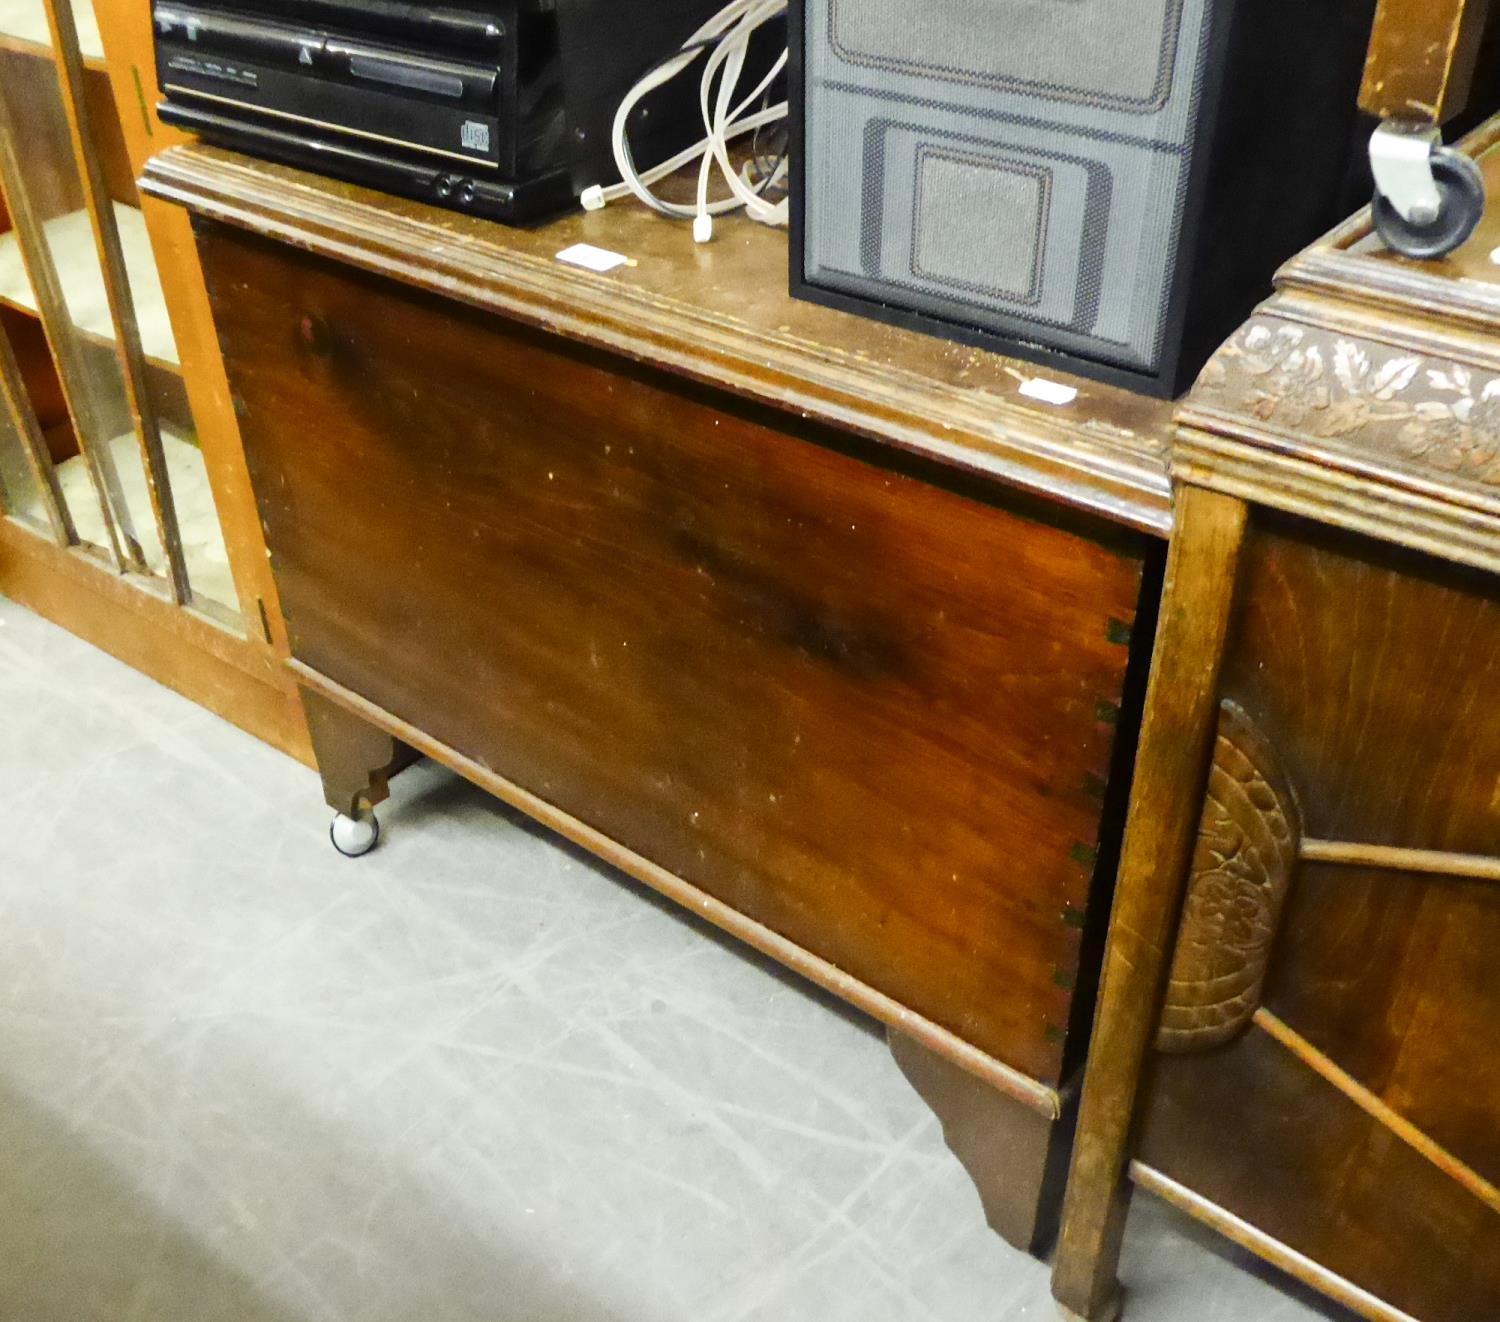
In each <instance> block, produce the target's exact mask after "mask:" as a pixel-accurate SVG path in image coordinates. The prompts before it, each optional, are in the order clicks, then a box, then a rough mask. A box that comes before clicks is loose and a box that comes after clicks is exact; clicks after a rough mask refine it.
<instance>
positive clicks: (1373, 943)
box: [1267, 865, 1500, 1233]
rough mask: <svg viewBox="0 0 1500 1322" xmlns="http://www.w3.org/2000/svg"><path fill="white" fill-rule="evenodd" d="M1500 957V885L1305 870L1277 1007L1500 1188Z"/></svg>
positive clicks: (1284, 937)
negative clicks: (1499, 1029) (1499, 1048)
mask: <svg viewBox="0 0 1500 1322" xmlns="http://www.w3.org/2000/svg"><path fill="white" fill-rule="evenodd" d="M1497 952H1500V886H1496V885H1494V884H1493V883H1491V882H1484V881H1456V880H1455V881H1448V880H1441V881H1440V880H1434V879H1433V878H1431V877H1423V876H1419V875H1417V874H1413V873H1405V874H1403V873H1393V872H1378V871H1374V870H1369V871H1367V870H1364V869H1353V868H1345V867H1325V866H1308V865H1304V866H1303V868H1302V869H1301V871H1300V872H1299V873H1298V876H1297V880H1296V884H1295V886H1294V887H1293V890H1292V895H1291V898H1290V901H1289V903H1288V906H1287V911H1286V915H1285V918H1284V920H1283V924H1282V930H1281V932H1280V934H1279V936H1278V939H1277V947H1276V961H1275V964H1274V965H1273V968H1272V976H1271V981H1270V985H1269V987H1268V989H1267V1004H1268V1005H1269V1006H1270V1007H1271V1009H1272V1010H1274V1011H1275V1012H1276V1013H1277V1014H1278V1015H1279V1016H1280V1017H1281V1018H1282V1019H1284V1020H1285V1021H1286V1022H1287V1023H1288V1024H1289V1025H1290V1026H1291V1027H1292V1028H1294V1029H1295V1030H1296V1031H1297V1032H1298V1033H1300V1034H1301V1035H1302V1036H1303V1037H1305V1038H1307V1039H1308V1040H1309V1041H1310V1042H1312V1043H1313V1045H1314V1046H1316V1047H1317V1048H1318V1049H1319V1050H1320V1051H1322V1052H1324V1053H1325V1054H1326V1055H1328V1056H1329V1057H1330V1058H1331V1059H1333V1060H1334V1061H1336V1062H1337V1063H1338V1065H1339V1066H1341V1067H1342V1068H1343V1069H1345V1070H1347V1071H1348V1072H1349V1073H1350V1074H1352V1075H1353V1076H1354V1077H1355V1078H1356V1079H1358V1080H1359V1082H1360V1083H1362V1084H1364V1086H1365V1087H1367V1088H1369V1089H1370V1090H1371V1091H1372V1092H1374V1093H1376V1094H1377V1095H1378V1096H1379V1097H1380V1098H1381V1100H1383V1101H1384V1102H1385V1103H1386V1104H1387V1105H1389V1106H1390V1107H1391V1108H1392V1109H1393V1110H1394V1111H1396V1112H1397V1113H1398V1114H1399V1115H1401V1116H1402V1117H1404V1118H1405V1119H1407V1120H1409V1121H1411V1122H1412V1123H1413V1124H1414V1125H1416V1126H1417V1128H1418V1129H1420V1130H1422V1131H1423V1132H1424V1133H1426V1134H1428V1135H1429V1136H1430V1137H1432V1138H1433V1139H1435V1140H1436V1141H1437V1142H1438V1143H1439V1144H1441V1145H1442V1146H1443V1147H1444V1148H1446V1149H1448V1150H1449V1151H1450V1152H1452V1153H1453V1154H1454V1155H1455V1156H1456V1157H1458V1158H1459V1159H1460V1160H1462V1161H1464V1162H1466V1163H1467V1164H1468V1165H1470V1166H1471V1167H1473V1168H1474V1169H1475V1170H1476V1171H1477V1172H1478V1173H1479V1174H1480V1175H1481V1176H1483V1177H1484V1178H1485V1179H1487V1180H1489V1181H1490V1182H1491V1183H1494V1184H1497V1185H1500V1051H1497V1050H1495V1045H1496V1031H1497V1030H1496V1026H1497V1024H1500V959H1497V958H1496V953H1497ZM1497 1233H1500V1223H1497Z"/></svg>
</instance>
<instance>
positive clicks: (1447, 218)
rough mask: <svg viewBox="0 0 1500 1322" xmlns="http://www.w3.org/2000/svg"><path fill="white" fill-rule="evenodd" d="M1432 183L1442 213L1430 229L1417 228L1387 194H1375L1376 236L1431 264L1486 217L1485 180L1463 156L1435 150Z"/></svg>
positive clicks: (1404, 252)
mask: <svg viewBox="0 0 1500 1322" xmlns="http://www.w3.org/2000/svg"><path fill="white" fill-rule="evenodd" d="M1432 181H1433V183H1435V184H1436V185H1437V191H1438V199H1439V201H1438V213H1437V215H1436V217H1434V218H1433V220H1432V221H1431V222H1429V223H1428V224H1426V225H1415V224H1413V223H1412V222H1411V221H1409V220H1407V219H1406V218H1405V217H1404V216H1403V215H1402V214H1401V213H1400V212H1399V211H1397V210H1396V208H1395V207H1394V206H1392V205H1391V204H1390V202H1389V201H1387V200H1386V198H1385V196H1384V195H1383V194H1381V193H1376V194H1375V207H1374V212H1375V230H1376V233H1378V234H1379V235H1380V237H1381V238H1382V239H1384V240H1385V242H1386V246H1387V247H1390V248H1392V249H1394V250H1395V251H1396V252H1399V253H1400V254H1401V255H1402V256H1403V257H1416V258H1420V259H1422V260H1431V259H1432V258H1434V257H1442V256H1444V255H1446V254H1447V253H1450V252H1452V251H1453V250H1454V249H1455V248H1456V247H1458V245H1459V244H1461V243H1462V242H1463V241H1464V240H1465V239H1467V238H1468V237H1469V235H1471V234H1472V233H1473V232H1474V227H1475V226H1476V225H1478V224H1479V218H1480V217H1481V216H1482V215H1484V176H1483V175H1481V174H1480V173H1479V167H1478V166H1477V165H1475V164H1474V162H1473V161H1472V160H1470V159H1469V157H1467V156H1465V155H1464V154H1463V153H1462V152H1456V151H1454V150H1452V149H1451V148H1449V147H1437V148H1434V150H1433V153H1432Z"/></svg>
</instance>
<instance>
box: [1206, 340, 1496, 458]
mask: <svg viewBox="0 0 1500 1322" xmlns="http://www.w3.org/2000/svg"><path fill="white" fill-rule="evenodd" d="M1193 400H1194V401H1195V402H1199V403H1203V404H1218V405H1220V406H1222V407H1230V408H1232V409H1234V410H1235V411H1246V410H1248V411H1249V412H1250V413H1251V414H1252V415H1253V416H1254V417H1255V418H1257V419H1259V420H1260V421H1261V422H1267V423H1273V424H1275V425H1276V426H1278V427H1280V428H1282V429H1284V430H1287V431H1295V432H1300V433H1303V434H1305V435H1309V436H1314V437H1319V438H1323V439H1329V440H1334V439H1343V438H1352V437H1355V436H1356V435H1357V436H1358V440H1359V444H1360V446H1361V448H1368V449H1371V450H1376V451H1382V452H1384V453H1386V454H1388V455H1390V456H1392V457H1395V458H1400V459H1404V460H1407V461H1408V462H1412V463H1418V464H1423V465H1427V466H1429V467H1431V468H1434V469H1436V470H1438V471H1439V472H1442V473H1445V474H1452V475H1454V476H1459V477H1463V478H1467V479H1469V480H1471V481H1478V482H1481V483H1484V484H1487V485H1492V486H1500V376H1493V375H1490V374H1488V373H1485V372H1478V371H1475V370H1474V369H1473V368H1470V367H1467V366H1465V365H1464V364H1462V363H1456V362H1451V361H1446V360H1442V359H1435V358H1430V357H1425V356H1423V355H1420V354H1413V353H1407V352H1402V351H1400V350H1397V349H1387V348H1384V347H1382V346H1379V345H1372V344H1370V343H1369V342H1368V341H1360V340H1355V339H1352V338H1350V337H1348V336H1343V335H1339V334H1338V333H1337V332H1334V331H1329V330H1318V329H1311V328H1308V327H1303V326H1297V325H1293V324H1291V323H1289V322H1283V321H1278V320H1275V319H1273V318H1269V317H1257V318H1255V319H1254V320H1252V321H1251V322H1250V323H1249V324H1248V325H1246V326H1245V327H1244V328H1243V329H1242V330H1241V331H1240V332H1239V333H1238V334H1237V335H1235V337H1234V338H1233V339H1232V340H1230V341H1229V343H1228V344H1226V345H1225V346H1224V347H1223V348H1222V349H1220V350H1219V352H1218V353H1217V354H1215V355H1214V357H1213V358H1212V359H1211V360H1210V362H1209V364H1208V366H1207V367H1206V368H1204V370H1203V374H1202V375H1201V376H1200V377H1199V379H1198V384H1197V386H1196V387H1195V389H1194V391H1193Z"/></svg>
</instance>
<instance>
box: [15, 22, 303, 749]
mask: <svg viewBox="0 0 1500 1322" xmlns="http://www.w3.org/2000/svg"><path fill="white" fill-rule="evenodd" d="M100 15H102V16H103V17H104V19H105V25H104V27H105V30H104V31H103V32H101V23H100V18H99V16H97V15H96V12H95V9H94V6H93V4H92V0H0V506H3V513H4V520H3V525H4V526H3V527H0V593H12V589H11V588H10V587H9V586H8V584H7V581H6V578H5V574H4V567H5V550H6V547H7V546H9V547H10V548H11V549H12V550H16V549H19V550H20V551H21V552H22V553H29V552H30V551H31V549H32V545H31V544H29V543H25V542H21V541H18V540H17V538H18V537H19V535H20V533H21V532H22V531H24V533H25V534H26V535H27V536H28V537H30V538H33V539H40V540H41V541H42V542H45V543H46V544H47V545H48V547H50V548H53V549H55V550H56V551H57V552H60V553H62V556H63V558H62V559H61V560H54V563H55V564H56V565H57V566H58V569H59V572H63V573H66V574H69V575H71V579H70V582H79V581H81V580H80V574H82V573H83V571H84V570H85V569H87V570H89V571H93V572H96V573H97V574H99V575H107V576H108V577H109V580H110V582H109V585H108V594H107V595H108V599H109V600H110V601H111V602H112V603H113V609H114V610H115V613H116V616H117V617H119V618H121V619H123V620H124V621H125V624H126V626H128V628H129V629H130V630H133V631H134V632H135V633H136V634H139V635H141V636H140V637H137V638H135V639H134V640H133V641H130V643H129V645H128V646H127V645H124V644H122V645H121V646H120V647H117V648H113V649H112V650H115V651H116V653H117V654H118V655H122V656H127V657H129V658H136V657H141V658H146V659H149V660H150V661H152V662H153V664H154V665H155V666H156V668H157V670H158V671H160V672H163V673H158V674H157V677H158V678H165V679H166V682H169V683H173V684H174V685H175V686H177V687H179V688H181V689H183V691H187V692H190V694H191V695H192V696H200V694H210V695H213V696H214V697H215V699H216V700H218V701H219V702H220V705H221V708H222V710H221V714H224V715H227V716H229V718H230V719H231V720H235V721H237V723H239V724H242V725H244V726H246V728H252V729H254V728H255V727H256V725H257V722H260V723H262V724H263V723H264V720H263V717H264V713H265V710H266V704H267V701H268V698H267V695H266V693H264V692H262V690H263V689H269V690H271V691H272V698H273V699H274V698H275V695H276V694H281V695H282V696H283V697H285V699H286V701H285V702H280V701H279V700H273V701H272V703H271V705H272V707H274V708H275V714H274V719H273V722H272V723H273V724H277V725H278V731H277V733H276V734H273V735H270V736H268V737H270V738H272V741H273V742H277V743H280V744H282V746H284V747H286V746H290V747H292V750H293V751H298V747H299V746H300V745H301V743H303V742H305V736H304V735H302V734H300V733H299V732H297V731H296V729H295V727H296V726H297V723H298V722H300V719H301V718H300V712H299V711H296V710H294V708H295V692H294V689H293V688H292V686H291V685H290V683H289V681H286V680H285V679H284V677H283V676H282V675H281V674H280V673H279V668H278V667H277V666H275V665H274V664H273V663H274V662H275V661H276V660H277V658H276V657H275V656H273V655H272V653H273V652H274V650H275V648H274V646H273V642H274V640H273V630H272V620H273V618H274V602H272V603H270V604H269V607H268V602H267V600H266V599H265V595H266V594H264V593H262V592H261V591H260V590H259V589H257V588H255V587H254V586H250V587H247V583H250V584H253V583H254V581H255V580H254V578H253V573H252V575H250V576H247V573H246V571H245V569H244V561H245V560H246V559H247V555H246V545H247V536H246V534H245V532H244V530H245V529H246V528H247V527H248V528H249V531H250V536H249V538H248V542H254V540H255V538H258V535H259V534H258V526H257V524H256V521H255V520H254V514H253V503H251V502H250V501H249V497H248V487H246V488H245V491H244V492H243V493H241V494H240V495H239V496H235V497H234V499H236V500H238V503H239V504H240V505H241V506H242V507H244V506H248V507H249V512H248V513H246V512H245V509H244V508H241V510H240V516H239V521H238V525H237V527H238V529H239V539H240V540H239V549H240V552H241V554H240V560H241V569H240V573H239V575H238V580H237V576H236V573H235V569H234V566H233V565H232V563H231V555H230V551H229V549H228V548H227V547H226V539H225V535H224V531H223V528H224V524H223V522H222V521H221V515H222V514H223V513H224V510H223V509H222V508H221V507H220V506H221V505H222V504H223V503H224V500H225V493H224V481H225V477H224V473H225V472H226V471H230V470H231V469H232V465H226V464H224V463H221V464H220V465H219V468H220V472H219V490H218V491H217V493H216V491H215V490H214V487H213V485H212V484H211V482H210V465H209V464H208V463H206V461H205V455H204V447H203V444H202V439H203V438H202V437H200V434H199V427H198V425H197V424H196V421H195V417H194V407H193V405H192V403H191V402H190V394H191V393H192V392H191V391H190V386H191V385H192V382H191V381H190V380H189V379H188V377H187V375H186V373H185V369H184V366H183V363H182V355H181V354H180V353H179V349H178V344H177V339H176V336H175V335H174V331H173V322H172V319H171V316H170V315H169V307H168V297H167V294H166V293H165V292H164V289H163V279H162V275H161V272H160V271H159V269H158V265H157V261H156V258H155V256H154V253H153V246H152V238H151V234H150V233H149V226H148V223H147V218H146V217H145V216H144V215H143V212H142V210H141V199H140V197H139V195H138V193H137V190H136V186H135V171H136V168H138V166H139V165H140V164H141V163H142V161H141V160H140V159H138V160H136V161H135V162H133V161H132V157H131V151H130V150H128V149H127V143H126V136H127V135H126V131H125V130H126V126H125V125H124V124H123V123H122V119H121V111H122V109H123V110H124V111H125V112H126V113H128V114H130V115H132V116H134V117H135V119H134V121H133V123H132V124H131V125H130V128H131V129H132V131H137V132H138V131H140V130H141V129H142V128H144V131H145V133H146V134H147V135H150V134H152V133H153V132H158V138H157V140H156V141H154V142H153V143H152V144H151V146H150V148H149V149H150V150H156V149H157V145H158V143H162V142H164V140H166V139H167V137H168V135H167V134H165V133H161V132H160V131H159V126H157V127H156V128H155V129H154V128H153V125H155V120H154V115H153V112H152V110H151V105H152V101H151V96H152V92H153V91H154V89H153V88H152V87H151V86H149V80H150V67H149V63H147V62H146V61H145V60H144V59H137V58H136V57H135V55H134V54H132V55H131V56H128V57H127V58H128V59H129V60H130V61H131V62H130V63H128V65H126V66H125V71H124V74H123V76H122V71H121V70H120V69H119V68H116V69H114V70H111V68H110V66H109V64H108V63H107V61H106V58H105V48H106V46H109V45H111V44H112V41H118V43H119V45H120V47H122V48H124V49H127V50H129V51H132V52H142V51H144V52H147V53H149V49H150V17H149V5H147V4H146V3H145V0H140V3H138V4H133V5H128V6H127V5H124V4H119V5H111V3H110V0H104V3H102V4H101V7H100ZM111 22H114V23H129V24H132V25H134V24H139V25H140V26H139V28H138V29H135V30H133V31H132V32H131V33H128V34H126V35H125V37H124V38H120V37H119V35H118V34H111V32H110V30H109V26H108V24H109V23H111ZM112 73H113V75H114V76H113V77H112V76H111V75H112ZM122 81H123V82H124V83H125V84H126V85H127V86H132V87H133V89H134V92H135V95H134V96H132V97H131V98H129V100H128V102H127V101H126V100H125V99H124V98H122V97H120V96H119V93H120V90H121V85H122ZM136 147H137V150H136V155H137V157H141V156H142V153H141V151H140V150H139V143H137V144H136ZM171 274H172V276H173V278H174V279H175V280H176V281H177V284H178V286H179V288H180V287H183V285H184V277H185V275H186V274H188V273H184V272H173V273H171ZM191 274H192V276H193V278H199V277H197V276H196V269H195V270H194V272H192V273H191ZM169 283H170V282H169ZM199 292H200V293H201V278H199ZM205 307H206V304H205ZM205 315H206V314H205ZM203 339H204V342H205V343H208V344H209V345H210V350H209V354H210V356H212V357H213V359H214V361H213V362H211V363H206V364H200V369H201V370H205V371H206V370H210V369H212V370H221V369H220V368H219V366H218V363H217V356H216V354H215V353H213V351H212V347H211V346H212V338H211V332H210V333H209V334H208V335H207V336H205V337H203ZM197 397H198V398H199V399H200V400H201V399H202V398H203V388H202V387H201V386H200V388H199V392H198V396H197ZM219 425H220V431H221V433H222V432H223V431H224V425H223V423H222V418H221V419H220V422H219ZM229 430H230V431H231V432H233V433H234V434H233V436H231V437H230V438H229V439H228V440H227V441H226V440H224V439H223V438H222V436H221V439H220V453H221V455H222V454H223V453H225V452H226V448H225V447H226V446H233V445H237V431H235V430H234V427H233V422H232V418H231V422H230V424H229ZM216 496H217V497H218V500H217V502H216ZM231 503H234V501H233V500H231ZM257 549H258V552H259V555H260V556H261V557H262V558H263V556H264V549H263V544H261V545H259V547H258V548H257V547H256V546H254V545H251V547H250V551H249V554H248V559H250V560H252V561H253V560H254V559H255V557H256V552H257ZM261 567H262V569H263V568H264V566H263V565H262V566H261ZM38 572H40V571H38ZM35 582H36V575H35V574H33V575H32V577H31V579H30V580H28V583H30V584H31V585H33V588H34V584H35ZM93 586H94V587H99V586H100V585H99V583H98V582H97V581H96V582H95V583H94V584H93ZM131 594H136V595H134V596H132V595H131ZM12 595H18V594H16V593H12ZM30 595H31V596H32V597H35V596H38V595H39V594H38V593H37V592H35V591H34V590H33V591H32V592H31V594H30ZM40 596H41V597H42V598H43V599H44V600H45V602H46V603H47V604H48V606H49V607H50V606H53V605H55V603H56V602H57V601H58V599H59V597H58V592H55V591H50V590H49V591H47V592H44V593H41V594H40ZM132 603H133V604H134V605H135V606H136V607H138V608H139V609H138V610H137V611H136V613H135V615H133V616H129V615H126V616H121V615H120V611H121V610H122V609H123V610H125V611H127V612H128V611H129V610H130V608H131V606H132ZM164 610H165V611H166V612H169V613H165V614H164V613H163V612H164ZM89 612H91V613H89ZM89 612H85V613H84V614H83V615H81V616H80V619H82V620H83V621H84V623H86V624H87V626H88V629H91V630H92V631H93V633H94V634H95V635H97V634H98V633H99V632H100V631H101V630H103V629H105V628H106V626H104V625H101V624H100V623H99V610H98V609H97V603H94V604H93V605H91V606H90V608H89ZM56 614H57V612H54V616H55V617H56ZM59 622H63V623H65V624H68V626H69V627H74V626H73V625H72V623H71V622H70V621H68V620H60V621H59ZM148 625H149V626H150V627H151V628H155V629H156V630H157V632H158V633H161V634H163V635H164V637H163V638H161V639H155V638H151V637H146V636H145V634H144V633H143V631H147V632H149V630H148ZM88 629H85V628H84V627H81V626H80V627H77V628H76V629H75V631H78V632H87V631H88ZM95 641H100V639H99V638H98V637H95ZM169 643H170V644H173V645H175V644H182V645H184V646H186V647H187V648H188V649H189V653H191V654H189V653H184V654H183V655H182V656H181V657H178V658H173V657H171V656H169V655H168V654H167V652H166V650H164V649H166V647H167V646H168V644H169ZM241 644H243V645H241ZM103 645H106V646H109V639H108V638H105V639H104V640H103ZM193 649H196V651H194V650H193ZM226 663H227V669H226ZM215 667H218V669H219V670H223V671H224V672H225V673H224V674H223V675H220V674H218V673H217V671H215ZM143 668H146V667H144V666H143ZM235 671H237V672H238V676H236V675H235V674H233V673H232V672H235ZM200 672H201V673H200ZM210 672H214V673H210ZM245 676H248V677H249V678H250V679H251V680H253V681H254V685H259V686H260V687H259V688H256V687H255V686H254V685H252V686H251V687H250V688H249V689H247V690H246V691H244V692H236V693H230V692H229V690H230V689H234V688H235V686H236V685H239V687H240V688H244V684H243V683H242V682H241V680H242V678H243V677H245ZM179 681H181V682H179ZM226 685H227V686H228V687H227V688H226ZM226 694H228V696H225V695H226ZM200 700H204V699H202V698H200ZM288 703H289V704H290V706H288ZM283 708H284V709H285V710H284V711H283ZM289 731H290V732H291V733H288V732H289ZM256 732H257V733H264V731H262V730H260V729H256Z"/></svg>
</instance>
